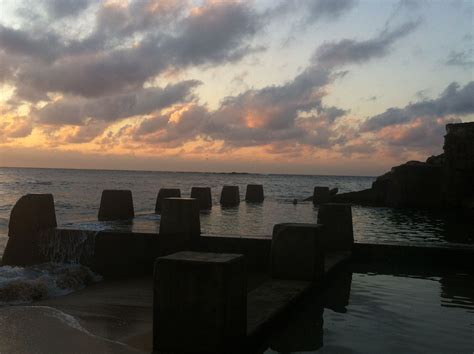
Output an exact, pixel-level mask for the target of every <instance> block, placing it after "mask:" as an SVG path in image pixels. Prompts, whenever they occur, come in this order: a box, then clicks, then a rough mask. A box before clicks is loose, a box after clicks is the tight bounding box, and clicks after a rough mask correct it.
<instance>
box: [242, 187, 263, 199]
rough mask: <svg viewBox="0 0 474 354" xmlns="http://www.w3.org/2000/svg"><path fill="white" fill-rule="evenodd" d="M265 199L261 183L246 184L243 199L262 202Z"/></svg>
mask: <svg viewBox="0 0 474 354" xmlns="http://www.w3.org/2000/svg"><path fill="white" fill-rule="evenodd" d="M264 199H265V197H264V195H263V186H262V185H261V184H248V185H247V191H246V192H245V201H247V202H252V203H262V202H263V200H264Z"/></svg>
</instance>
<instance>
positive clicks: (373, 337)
mask: <svg viewBox="0 0 474 354" xmlns="http://www.w3.org/2000/svg"><path fill="white" fill-rule="evenodd" d="M268 347H269V348H268V349H267V350H266V351H265V353H266V354H273V353H337V354H341V353H469V354H471V353H473V352H474V276H473V275H469V274H465V273H462V272H461V273H455V272H454V273H451V274H448V275H446V274H444V275H438V276H429V277H427V276H417V277H412V276H406V275H403V276H400V275H390V274H388V275H387V274H375V273H372V274H371V273H365V274H364V273H356V272H352V271H350V270H347V271H345V272H343V273H341V274H340V275H339V276H338V277H337V279H336V280H335V281H334V282H332V283H331V284H330V285H329V286H328V288H327V289H326V291H325V293H324V295H322V296H321V295H315V296H314V297H310V299H309V300H308V301H306V302H305V304H304V305H303V306H301V308H299V309H298V310H297V311H295V313H294V314H292V315H291V318H290V319H289V321H286V322H285V324H284V325H283V327H282V328H280V329H279V330H277V331H276V333H275V334H274V335H273V336H272V337H271V339H270V341H269V345H268Z"/></svg>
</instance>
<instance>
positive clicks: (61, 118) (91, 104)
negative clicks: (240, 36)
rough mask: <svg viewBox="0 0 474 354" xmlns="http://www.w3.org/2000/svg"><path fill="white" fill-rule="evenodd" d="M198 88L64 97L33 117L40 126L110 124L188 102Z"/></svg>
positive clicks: (186, 86)
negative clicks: (88, 120)
mask: <svg viewBox="0 0 474 354" xmlns="http://www.w3.org/2000/svg"><path fill="white" fill-rule="evenodd" d="M199 84H200V83H199V81H195V80H188V81H183V82H180V83H177V84H174V85H168V86H166V87H165V88H159V87H153V88H147V89H141V90H137V91H135V92H132V93H126V94H119V95H114V96H106V97H99V98H95V99H83V98H78V97H66V98H64V99H61V100H58V101H55V102H52V103H49V104H47V105H46V106H44V107H43V108H42V109H40V110H38V111H36V117H37V118H38V120H39V121H40V122H41V123H47V124H69V125H82V124H83V123H84V122H85V120H86V118H94V119H96V120H103V121H109V122H110V121H115V120H118V119H123V118H127V117H131V116H136V115H145V114H150V113H152V112H154V111H159V110H161V109H164V108H166V107H169V106H172V105H174V104H176V103H182V102H187V101H189V100H190V99H191V98H192V95H191V92H192V89H193V88H195V87H196V86H197V85H199Z"/></svg>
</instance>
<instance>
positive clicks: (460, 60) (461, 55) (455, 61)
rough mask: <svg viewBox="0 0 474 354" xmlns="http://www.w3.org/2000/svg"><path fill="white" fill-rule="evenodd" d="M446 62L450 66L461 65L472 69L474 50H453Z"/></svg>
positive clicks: (473, 65)
mask: <svg viewBox="0 0 474 354" xmlns="http://www.w3.org/2000/svg"><path fill="white" fill-rule="evenodd" d="M445 63H446V65H450V66H460V67H463V68H466V69H471V68H473V67H474V55H473V50H472V49H471V50H461V51H454V50H452V51H451V53H449V56H448V58H447V59H446V62H445Z"/></svg>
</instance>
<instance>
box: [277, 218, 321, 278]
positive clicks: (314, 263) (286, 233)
mask: <svg viewBox="0 0 474 354" xmlns="http://www.w3.org/2000/svg"><path fill="white" fill-rule="evenodd" d="M322 228H323V227H322V226H321V225H316V224H290V223H288V224H277V225H275V226H274V227H273V237H272V250H271V256H270V264H271V274H272V277H273V278H277V279H293V280H310V281H311V280H315V279H317V278H318V277H319V276H321V275H322V274H323V273H324V249H323V245H322V238H323V233H322Z"/></svg>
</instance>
